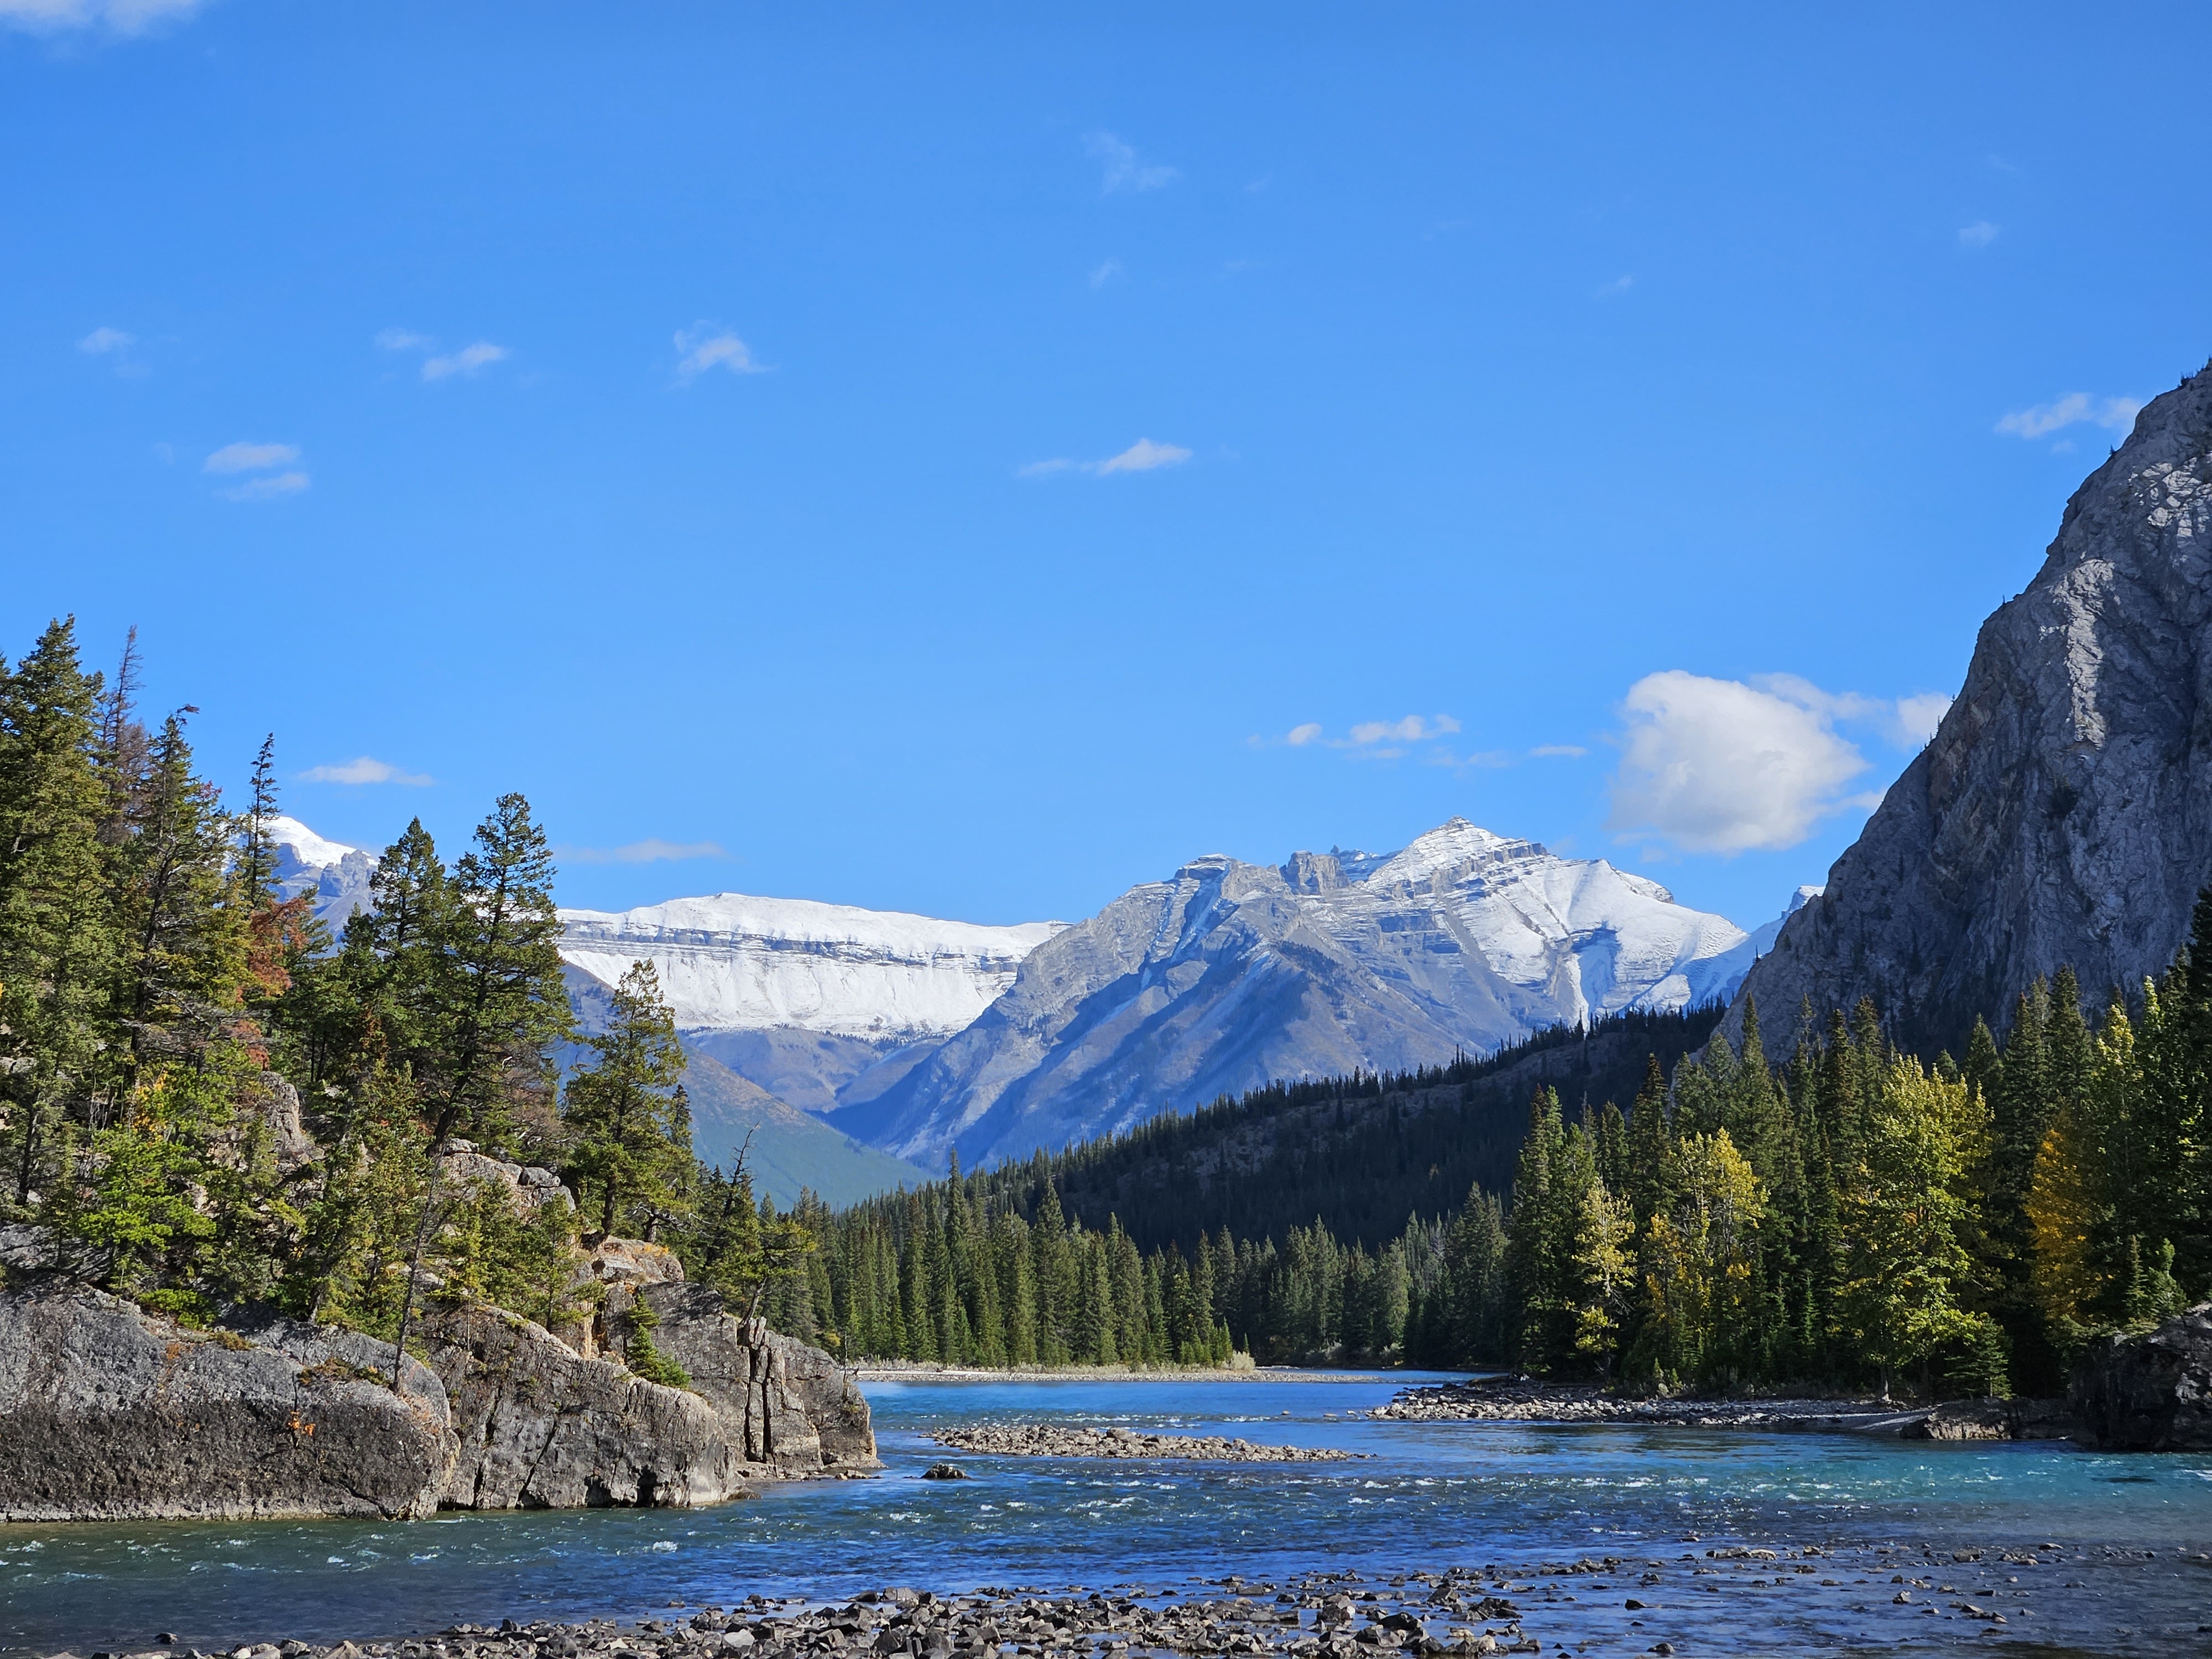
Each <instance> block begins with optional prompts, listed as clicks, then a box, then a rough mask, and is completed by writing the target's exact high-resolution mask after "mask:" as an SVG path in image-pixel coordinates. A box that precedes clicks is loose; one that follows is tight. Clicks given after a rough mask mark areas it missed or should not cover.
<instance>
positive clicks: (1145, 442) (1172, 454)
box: [1091, 438, 1190, 477]
mask: <svg viewBox="0 0 2212 1659" xmlns="http://www.w3.org/2000/svg"><path fill="white" fill-rule="evenodd" d="M1188 459H1190V451H1188V449H1185V448H1184V447H1182V445H1180V444H1156V443H1154V442H1153V441H1152V440H1151V439H1150V438H1139V439H1138V440H1137V441H1136V442H1134V443H1133V444H1131V445H1130V446H1129V447H1127V449H1125V450H1123V451H1122V452H1121V453H1120V454H1118V455H1109V456H1108V457H1107V458H1106V459H1104V460H1103V461H1101V462H1099V463H1098V464H1097V465H1096V466H1095V467H1093V468H1092V469H1091V471H1094V472H1097V474H1098V475H1099V476H1100V477H1105V476H1106V475H1107V474H1108V473H1109V472H1150V471H1152V470H1153V469H1154V468H1156V467H1163V466H1180V465H1182V464H1183V463H1184V462H1185V461H1187V460H1188Z"/></svg>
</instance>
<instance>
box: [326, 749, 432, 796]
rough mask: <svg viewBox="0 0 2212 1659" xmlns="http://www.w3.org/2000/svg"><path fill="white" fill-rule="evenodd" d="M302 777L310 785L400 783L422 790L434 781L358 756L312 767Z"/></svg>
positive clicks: (373, 759)
mask: <svg viewBox="0 0 2212 1659" xmlns="http://www.w3.org/2000/svg"><path fill="white" fill-rule="evenodd" d="M300 776H301V778H302V779H303V780H305V781H307V782H308V783H399V784H405V785H406V786H407V787H410V788H414V789H420V788H422V787H426V786H427V785H428V784H429V783H431V782H432V781H434V780H432V779H431V778H428V777H427V776H425V775H423V774H422V773H420V772H405V771H402V770H401V769H399V768H398V767H396V766H394V765H393V764H392V763H391V762H390V761H380V760H378V759H376V758H375V757H374V756H370V755H358V756H356V757H354V758H353V759H352V760H349V761H340V762H339V763H337V765H335V766H311V767H309V768H308V769H307V770H306V771H304V772H302V773H301V774H300Z"/></svg>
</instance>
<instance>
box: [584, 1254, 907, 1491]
mask: <svg viewBox="0 0 2212 1659" xmlns="http://www.w3.org/2000/svg"><path fill="white" fill-rule="evenodd" d="M640 1302H642V1303H644V1304H647V1306H649V1307H650V1308H651V1309H652V1310H653V1313H654V1315H655V1316H656V1318H657V1321H658V1322H657V1323H656V1324H655V1326H654V1327H653V1346H655V1347H657V1348H658V1349H659V1351H660V1352H662V1353H663V1354H664V1355H665V1356H666V1357H667V1358H671V1359H672V1360H674V1361H675V1362H676V1363H677V1364H679V1365H681V1366H683V1367H684V1370H685V1371H687V1372H688V1373H689V1374H690V1378H691V1387H692V1389H693V1391H694V1392H695V1393H696V1394H697V1395H699V1396H700V1397H701V1398H702V1399H703V1400H705V1401H707V1402H708V1404H709V1405H711V1406H712V1407H714V1409H715V1410H716V1411H717V1412H718V1413H720V1415H721V1419H722V1422H723V1425H724V1428H725V1431H726V1433H727V1434H728V1436H729V1439H730V1443H731V1444H732V1446H733V1447H734V1448H735V1449H737V1451H738V1455H739V1456H741V1457H742V1458H743V1459H744V1461H745V1462H747V1463H749V1464H755V1465H762V1466H765V1467H766V1468H770V1469H774V1470H776V1471H778V1472H780V1473H782V1474H817V1473H819V1472H820V1471H822V1470H823V1469H825V1468H836V1469H838V1470H841V1471H850V1470H856V1469H870V1468H878V1467H879V1465H878V1463H877V1462H876V1440H875V1435H874V1433H873V1431H872V1429H871V1427H870V1425H869V1419H868V1407H867V1402H866V1401H865V1400H863V1399H862V1398H861V1397H860V1389H859V1388H858V1386H857V1385H856V1384H854V1382H853V1380H852V1377H851V1376H850V1375H849V1374H848V1373H847V1372H846V1371H845V1370H843V1368H842V1367H841V1366H839V1365H838V1364H836V1362H835V1361H834V1360H832V1359H831V1358H829V1355H827V1354H826V1353H823V1352H822V1351H821V1350H820V1349H819V1348H811V1347H808V1346H806V1345H805V1343H803V1342H794V1341H793V1340H791V1339H790V1338H789V1337H787V1336H779V1335H777V1334H775V1333H774V1332H772V1331H770V1330H769V1328H768V1327H767V1326H766V1325H764V1324H763V1323H762V1322H759V1321H758V1320H754V1321H751V1322H747V1321H746V1320H744V1319H743V1318H740V1317H739V1316H737V1315H735V1314H732V1313H728V1312H726V1311H725V1310H724V1308H723V1304H722V1298H721V1297H720V1295H719V1294H718V1293H717V1292H715V1291H714V1290H712V1289H710V1288H709V1287H708V1286H706V1285H684V1284H659V1285H640V1286H638V1287H637V1288H636V1289H635V1291H633V1292H631V1293H630V1294H629V1295H627V1296H618V1297H611V1298H610V1302H609V1308H610V1317H609V1319H608V1327H609V1337H608V1340H609V1344H610V1346H616V1347H619V1346H621V1345H623V1343H625V1342H627V1340H629V1332H630V1330H631V1328H632V1320H633V1317H634V1315H633V1313H632V1310H633V1309H634V1308H635V1305H636V1304H638V1303H640Z"/></svg>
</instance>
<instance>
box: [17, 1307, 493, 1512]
mask: <svg viewBox="0 0 2212 1659" xmlns="http://www.w3.org/2000/svg"><path fill="white" fill-rule="evenodd" d="M391 1364H392V1349H391V1347H390V1346H389V1345H388V1344H384V1343H378V1342H374V1341H372V1340H369V1339H368V1338H367V1337H365V1336H360V1335H356V1334H354V1333H351V1332H348V1331H340V1330H336V1329H332V1328H327V1327H320V1326H307V1325H300V1324H295V1323H293V1322H290V1321H287V1320H276V1321H270V1322H267V1323H266V1324H264V1325H263V1326H262V1327H260V1328H258V1329H257V1331H256V1332H255V1334H254V1336H253V1337H252V1339H251V1340H248V1339H247V1338H246V1337H243V1336H240V1335H238V1334H234V1333H230V1332H216V1333H213V1334H210V1333H207V1332H202V1331H191V1330H186V1329H185V1328H182V1327H180V1326H179V1325H178V1324H177V1323H176V1322H175V1321H173V1320H170V1319H165V1318H162V1317H160V1316H156V1315H153V1314H149V1313H146V1312H143V1310H140V1309H139V1308H137V1306H135V1305H134V1304H131V1303H128V1302H125V1301H123V1300H121V1299H120V1298H118V1297H112V1296H108V1295H106V1294H105V1293H103V1292H101V1291H96V1290H92V1289H89V1288H88V1287H86V1286H83V1285H72V1284H70V1283H67V1282H66V1281H63V1280H59V1279H48V1280H46V1281H44V1282H42V1283H39V1284H34V1285H32V1286H30V1287H29V1288H27V1289H24V1290H19V1291H14V1292H12V1293H9V1294H8V1295H5V1296H0V1521H65V1520H94V1519H103V1518H112V1519H118V1520H121V1519H126V1518H127V1519H137V1518H155V1517H159V1518H172V1517H175V1518H182V1517H191V1516H198V1517H204V1518H207V1519H220V1520H237V1519H244V1518H246V1517H251V1516H369V1517H381V1518H386V1519H389V1518H394V1517H398V1516H424V1515H427V1514H428V1513H429V1512H430V1511H431V1510H434V1509H435V1507H436V1505H437V1502H438V1497H439V1494H440V1492H441V1491H442V1490H443V1488H444V1486H445V1484H446V1480H447V1474H448V1472H449V1471H450V1470H451V1468H453V1457H454V1449H455V1447H454V1441H453V1435H452V1433H451V1432H450V1431H448V1429H447V1405H446V1395H445V1390H444V1389H443V1388H441V1386H440V1384H439V1382H438V1379H437V1377H436V1376H435V1375H433V1374H432V1372H431V1371H430V1370H428V1368H427V1367H425V1366H423V1365H422V1364H419V1363H417V1362H415V1361H413V1360H410V1361H409V1362H408V1365H407V1372H406V1376H405V1377H404V1379H403V1380H404V1383H405V1387H406V1392H405V1393H404V1395H394V1394H393V1393H392V1390H391V1389H390V1388H389V1386H387V1382H386V1379H388V1377H389V1376H390V1369H389V1368H390V1366H391ZM380 1368H381V1369H382V1376H380V1375H379V1374H378V1373H379V1370H380Z"/></svg>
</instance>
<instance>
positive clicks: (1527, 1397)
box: [1370, 1380, 2072, 1440]
mask: <svg viewBox="0 0 2212 1659" xmlns="http://www.w3.org/2000/svg"><path fill="white" fill-rule="evenodd" d="M1370 1415H1372V1416H1375V1417H1377V1418H1385V1419H1397V1420H1400V1421H1404V1422H1417V1423H1435V1422H1450V1421H1462V1420H1463V1421H1470V1422H1490V1423H1651V1424H1668V1425H1674V1426H1677V1427H1681V1428H1699V1429H1766V1430H1772V1429H1808V1430H1820V1431H1829V1432H1838V1431H1841V1432H1850V1433H1857V1434H1887V1435H1898V1436H1901V1437H1904V1438H1905V1439H1908V1440H2057V1439H2064V1438H2067V1437H2069V1433H2070V1432H2071V1427H2072V1425H2071V1424H2070V1422H2069V1420H2068V1419H2067V1418H2066V1416H2065V1413H2064V1410H2063V1406H2062V1405H2061V1404H2060V1402H2057V1401H1952V1402H1950V1403H1948V1404H1946V1405H1942V1406H1936V1407H1927V1406H1921V1407H1899V1406H1897V1405H1894V1404H1893V1403H1890V1402H1888V1401H1881V1400H1680V1399H1676V1400H1667V1399H1650V1400H1638V1399H1632V1398H1629V1397H1626V1396H1624V1395H1613V1394H1607V1393H1606V1392H1605V1391H1603V1390H1602V1389H1593V1388H1568V1387H1562V1386H1560V1385H1558V1384H1554V1383H1523V1382H1510V1381H1504V1380H1497V1381H1490V1380H1478V1381H1474V1382H1469V1383H1438V1384H1435V1385H1432V1386H1431V1387H1428V1388H1420V1389H1404V1390H1402V1391H1401V1393H1399V1394H1398V1395H1396V1396H1395V1398H1393V1399H1392V1400H1391V1401H1390V1403H1389V1405H1387V1406H1380V1407H1376V1409H1375V1411H1374V1412H1373V1413H1370Z"/></svg>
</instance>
